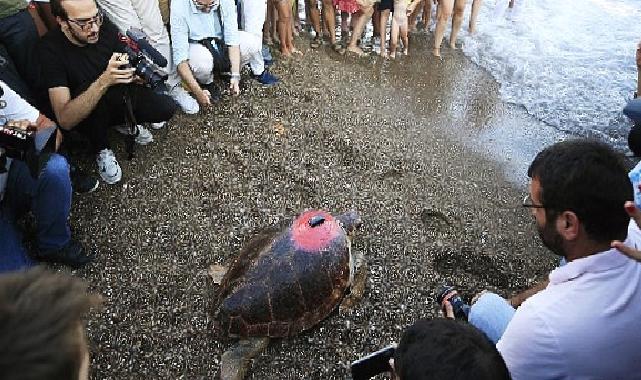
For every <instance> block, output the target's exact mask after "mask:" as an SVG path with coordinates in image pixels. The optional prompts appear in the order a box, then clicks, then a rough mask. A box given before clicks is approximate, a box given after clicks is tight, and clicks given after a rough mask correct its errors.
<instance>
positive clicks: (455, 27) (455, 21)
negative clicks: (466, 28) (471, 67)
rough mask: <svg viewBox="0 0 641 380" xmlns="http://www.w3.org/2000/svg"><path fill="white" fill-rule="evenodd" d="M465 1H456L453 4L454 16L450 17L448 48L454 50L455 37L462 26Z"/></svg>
mask: <svg viewBox="0 0 641 380" xmlns="http://www.w3.org/2000/svg"><path fill="white" fill-rule="evenodd" d="M466 3H467V0H456V1H455V2H454V14H453V15H452V34H450V47H451V48H452V49H456V37H458V32H459V31H461V25H462V24H463V13H464V12H465V4H466Z"/></svg>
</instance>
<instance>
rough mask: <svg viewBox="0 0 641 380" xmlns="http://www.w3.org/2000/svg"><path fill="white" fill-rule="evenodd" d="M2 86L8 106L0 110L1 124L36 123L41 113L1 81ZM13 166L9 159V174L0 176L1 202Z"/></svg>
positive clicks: (3, 99)
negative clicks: (16, 121)
mask: <svg viewBox="0 0 641 380" xmlns="http://www.w3.org/2000/svg"><path fill="white" fill-rule="evenodd" d="M0 86H2V90H3V91H4V95H3V96H2V98H0V100H2V101H4V102H5V104H6V106H5V107H4V108H0V123H6V122H7V121H11V120H29V121H30V122H32V123H35V122H36V121H37V120H38V116H40V112H39V111H38V110H37V109H36V108H35V107H33V106H32V105H31V104H29V103H28V102H27V101H26V100H24V99H22V98H21V97H20V95H18V94H17V93H16V92H15V91H13V90H12V89H11V87H9V86H7V84H6V83H4V82H3V81H1V80H0ZM10 166H11V159H10V158H8V159H7V166H6V169H7V172H6V173H3V174H0V201H1V200H2V198H3V197H4V191H5V188H6V186H7V178H8V176H9V174H8V171H9V167H10Z"/></svg>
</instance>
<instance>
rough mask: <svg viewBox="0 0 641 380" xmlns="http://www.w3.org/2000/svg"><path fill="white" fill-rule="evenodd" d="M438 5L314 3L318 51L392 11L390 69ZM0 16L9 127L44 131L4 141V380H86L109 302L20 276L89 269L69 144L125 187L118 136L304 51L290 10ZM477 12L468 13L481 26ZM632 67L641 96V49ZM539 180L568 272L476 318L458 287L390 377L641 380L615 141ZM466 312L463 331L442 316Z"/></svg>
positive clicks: (82, 4) (639, 300)
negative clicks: (51, 265)
mask: <svg viewBox="0 0 641 380" xmlns="http://www.w3.org/2000/svg"><path fill="white" fill-rule="evenodd" d="M431 1H432V0H424V1H420V0H413V1H406V0H400V1H397V0H394V1H385V0H383V1H381V2H371V1H366V0H359V1H351V0H334V1H331V0H322V2H321V4H318V3H317V0H307V2H306V5H307V6H306V9H307V12H308V19H309V20H310V21H311V26H312V28H313V30H314V32H315V37H314V38H313V39H312V40H311V42H310V44H311V47H312V48H315V47H319V46H321V45H322V44H324V43H325V41H326V40H328V41H329V44H330V45H331V46H332V48H333V49H335V50H337V51H340V52H343V51H349V52H352V53H356V54H358V55H360V54H362V53H363V51H362V49H361V48H360V47H359V44H361V37H362V33H363V30H364V27H365V24H366V23H367V22H369V20H372V19H373V21H374V27H375V37H378V38H381V39H382V40H384V39H385V36H386V33H385V31H384V29H385V27H386V25H387V22H388V18H389V14H390V13H393V14H394V16H393V18H392V23H391V24H392V27H391V40H390V44H389V45H390V50H389V52H388V51H387V50H386V48H385V43H382V44H381V46H382V49H381V54H382V55H387V54H389V56H391V57H394V56H395V55H396V54H397V51H396V49H397V44H398V42H397V39H398V38H400V39H401V42H402V44H403V52H404V53H408V38H407V33H408V31H410V30H412V29H413V28H415V27H416V20H417V14H418V13H419V12H420V11H421V10H422V12H423V15H422V20H423V23H424V25H427V24H429V20H430V19H431V14H432V3H431ZM437 3H438V8H439V10H438V11H437V21H436V28H435V33H434V37H435V40H434V50H433V53H434V55H437V56H438V55H440V44H441V40H442V38H443V32H444V30H445V23H447V22H449V19H450V18H451V19H452V34H451V36H450V45H451V46H452V47H455V45H456V38H457V37H456V35H457V33H458V29H460V27H461V22H462V11H463V10H464V9H465V4H466V1H465V0H440V1H438V2H437ZM0 4H1V5H2V8H1V9H0V42H1V46H0V58H1V61H0V117H1V118H2V120H0V121H1V122H0V126H1V127H2V128H3V131H5V130H12V131H23V132H33V133H29V134H28V136H30V138H33V147H30V148H24V149H25V150H24V151H21V149H22V148H23V147H22V146H20V145H19V144H17V145H16V146H12V147H11V148H15V150H12V151H9V150H8V149H7V148H8V146H5V145H2V146H0V149H2V151H1V153H2V154H1V155H0V156H1V158H2V159H1V160H0V237H1V239H0V273H2V272H12V273H9V274H3V275H1V276H0V340H2V342H3V343H2V344H0V347H2V355H0V357H1V359H0V373H1V374H3V376H6V377H7V378H9V379H86V378H88V367H89V355H88V346H87V341H86V336H85V331H84V328H83V325H82V319H83V318H84V316H85V315H86V313H87V312H88V311H89V309H90V308H93V307H97V306H98V304H99V300H98V298H97V297H96V296H92V295H89V294H87V291H86V286H85V285H84V284H83V283H82V282H80V281H79V280H76V279H73V278H72V277H69V276H66V275H62V274H53V273H50V272H47V271H45V270H43V269H40V268H36V269H31V270H25V269H27V268H29V267H32V266H34V265H35V264H37V262H38V261H43V262H58V263H62V264H65V265H68V266H70V267H72V268H79V267H82V266H84V265H86V264H87V263H89V262H91V260H92V259H93V253H92V252H90V251H88V250H86V249H85V247H83V246H82V244H80V243H79V242H77V241H76V240H75V239H73V238H72V236H71V230H70V227H69V220H68V219H69V214H70V209H71V201H72V192H73V190H76V191H77V192H82V191H91V190H93V189H95V187H96V186H97V181H95V180H93V179H92V178H91V177H90V176H84V175H81V174H80V173H78V169H77V168H76V165H70V163H69V157H68V156H69V155H68V152H67V149H73V148H74V146H73V142H74V141H76V142H77V141H80V142H81V143H80V144H79V145H84V146H88V147H90V148H89V151H90V153H91V154H92V156H93V157H95V160H96V165H97V167H98V173H99V175H100V177H101V179H102V180H103V181H104V182H106V183H108V184H115V183H117V182H119V181H120V180H121V178H122V171H121V168H120V165H119V164H118V161H117V159H116V157H115V154H114V152H113V150H112V149H111V145H110V141H109V133H108V132H109V129H110V128H115V129H116V130H118V131H119V132H121V133H123V134H124V135H125V136H126V138H127V139H130V141H131V143H132V144H134V143H136V144H139V145H145V144H149V143H151V142H153V133H152V132H150V131H149V130H148V129H147V127H145V124H148V125H149V126H150V127H151V129H159V128H163V127H164V126H165V124H166V122H167V121H168V120H169V119H171V117H172V116H173V115H174V114H175V112H176V111H177V110H178V109H181V110H182V111H184V112H185V113H187V114H194V113H197V112H199V110H200V108H203V107H210V106H212V105H213V104H214V103H215V102H216V101H217V99H218V98H219V97H220V93H221V91H220V89H219V87H218V85H217V84H218V83H220V80H218V79H217V78H218V77H222V78H223V81H225V83H228V86H229V91H230V93H231V94H233V95H239V94H240V87H239V82H240V80H241V74H242V73H243V71H242V69H243V68H245V67H247V72H248V73H249V75H250V76H251V78H252V79H253V80H256V81H257V82H258V83H260V84H261V85H265V86H272V85H275V84H277V83H278V82H279V79H278V78H276V77H275V76H274V75H273V74H271V73H270V72H269V69H268V66H269V65H270V64H272V63H273V62H272V59H271V57H270V55H269V54H268V49H265V47H264V44H263V43H265V44H269V43H270V40H272V42H273V40H274V38H276V37H277V38H278V40H279V45H280V53H281V57H282V58H287V57H289V56H293V55H296V54H302V53H301V52H300V51H299V50H298V49H296V47H295V46H294V37H293V35H294V34H295V32H296V31H297V28H296V26H297V24H296V18H295V17H293V13H294V12H293V10H292V7H291V3H289V2H286V1H282V0H276V1H273V2H272V1H269V2H267V1H265V0H241V1H239V2H238V3H236V2H234V1H232V0H172V1H171V4H168V3H167V2H164V1H160V2H156V1H150V0H50V2H40V3H30V4H27V3H26V2H25V1H24V0H2V1H0ZM510 4H512V2H510ZM479 5H480V0H474V1H473V4H472V17H471V22H470V30H471V31H474V28H475V25H474V23H475V20H476V17H477V15H478V7H479ZM335 11H339V12H340V13H341V30H342V31H344V32H345V33H343V34H342V36H341V37H342V41H341V42H338V39H337V36H336V33H334V32H333V31H334V29H335V27H336V24H335V23H336V17H337V14H336V13H335ZM375 12H376V13H375ZM374 14H376V15H375V16H374V17H373V18H372V16H373V15H374ZM163 15H164V17H163ZM321 19H322V21H323V22H322V23H321ZM321 24H322V25H321ZM350 25H351V27H350ZM377 25H378V26H377ZM132 27H133V28H134V29H133V30H134V32H135V31H138V30H141V31H143V32H144V33H145V34H146V35H147V40H146V41H147V42H149V44H150V46H151V47H152V48H153V49H155V50H157V51H158V52H159V55H160V56H162V57H164V59H166V60H167V64H166V65H164V64H159V63H154V62H155V61H154V62H151V63H149V62H147V61H144V62H146V63H144V64H143V65H147V66H145V67H141V66H140V65H141V64H140V62H139V61H137V59H136V55H135V54H132V52H131V51H132V49H134V50H135V49H139V48H140V49H142V50H145V49H149V47H147V46H146V43H145V42H144V41H143V42H141V43H137V42H136V38H135V37H131V36H130V37H129V38H126V37H125V36H127V35H128V33H127V32H128V31H131V30H132V29H131V28H132ZM274 29H275V30H277V33H276V34H274V32H273V31H274ZM326 31H332V32H330V33H327V32H326ZM134 34H135V33H134ZM324 34H326V35H325V36H324ZM150 55H152V56H153V55H154V53H152V54H150ZM636 63H637V67H638V69H639V73H640V74H639V75H640V78H639V79H640V81H639V84H638V86H641V44H640V45H639V48H638V50H637V57H636ZM156 66H161V67H156ZM150 72H152V73H154V75H156V76H154V75H151V74H150ZM154 78H156V79H154ZM157 78H163V79H162V80H157ZM639 88H640V89H641V87H639ZM3 133H4V132H3ZM7 136H8V135H7ZM3 144H8V143H6V142H5V140H3ZM8 153H12V154H8ZM74 173H75V174H74ZM528 176H529V177H530V184H529V192H528V195H527V197H526V198H525V200H524V203H523V207H525V208H528V209H529V210H531V212H532V216H533V218H534V220H535V223H536V226H537V230H538V232H539V235H540V237H541V240H542V242H543V243H544V245H545V246H547V247H548V248H549V249H550V251H551V252H553V253H554V254H556V255H558V256H559V258H560V265H559V267H558V268H556V269H555V270H553V271H552V272H551V273H550V275H549V277H548V279H546V280H545V281H542V282H541V283H539V284H537V285H536V286H534V287H533V288H532V289H529V290H527V291H525V292H523V293H520V294H517V295H515V296H513V297H512V298H510V299H504V298H502V297H500V296H498V295H496V294H494V293H490V292H481V293H480V294H478V295H477V296H476V297H474V300H473V302H472V304H471V305H470V306H467V305H465V309H464V312H461V310H459V309H460V307H461V305H460V303H458V302H457V303H454V302H453V300H454V297H457V296H458V294H457V292H456V291H455V290H451V291H449V292H448V293H447V294H446V297H444V300H443V302H442V307H443V312H444V316H445V317H446V319H439V320H432V321H419V322H416V323H415V324H414V325H412V326H410V327H409V328H408V329H407V330H406V332H405V333H404V335H403V337H402V338H401V342H400V345H399V346H398V348H397V349H396V352H395V354H394V358H393V360H392V362H391V366H390V369H391V370H393V372H394V375H393V376H394V377H395V378H398V379H404V380H409V379H442V378H450V379H466V378H487V379H503V378H506V379H507V378H514V379H558V378H569V379H572V378H586V379H588V378H589V379H641V349H640V348H641V344H640V343H638V342H641V328H640V327H641V325H640V322H639V319H640V317H641V263H640V261H641V251H639V250H638V248H639V247H641V230H640V229H639V225H640V224H641V211H640V210H639V209H637V207H636V205H635V204H634V203H633V202H631V200H632V199H633V195H632V192H633V187H632V186H631V183H630V180H629V178H628V174H627V164H626V162H625V161H624V158H623V157H622V156H621V155H620V154H619V153H617V152H615V151H614V150H613V149H612V148H610V147H608V146H607V145H605V144H603V143H599V142H595V141H590V140H583V139H576V140H568V141H565V142H560V143H557V144H554V145H552V146H550V147H548V148H546V149H544V150H543V151H542V152H541V153H539V154H538V155H537V157H536V158H535V159H534V161H533V162H532V164H531V166H530V168H529V170H528ZM635 185H636V186H638V184H635ZM29 211H31V212H32V214H33V215H34V217H35V230H36V239H35V242H34V247H33V249H31V250H30V251H31V252H29V253H28V252H27V249H26V247H24V246H23V238H22V231H21V228H20V227H19V226H18V223H17V221H18V220H19V219H20V218H22V217H23V216H24V215H25V214H26V213H27V212H29ZM42 310H47V312H46V313H43V312H42ZM461 315H464V318H463V319H464V320H465V321H451V320H447V319H454V318H455V316H461ZM43 326H45V327H44V328H43ZM25 353H29V355H27V354H25ZM3 378H4V377H3Z"/></svg>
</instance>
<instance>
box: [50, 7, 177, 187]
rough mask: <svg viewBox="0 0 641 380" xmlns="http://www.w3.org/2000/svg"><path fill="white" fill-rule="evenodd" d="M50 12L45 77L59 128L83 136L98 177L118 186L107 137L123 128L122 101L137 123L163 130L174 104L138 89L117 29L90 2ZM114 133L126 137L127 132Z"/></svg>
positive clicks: (140, 138) (141, 133)
mask: <svg viewBox="0 0 641 380" xmlns="http://www.w3.org/2000/svg"><path fill="white" fill-rule="evenodd" d="M51 10H52V12H53V14H54V16H56V19H57V20H58V23H59V24H60V29H58V30H54V31H52V32H50V33H49V34H47V36H45V39H44V43H43V51H42V60H43V77H44V78H45V81H46V82H47V88H48V89H49V98H50V101H51V105H52V108H53V110H54V113H55V115H56V118H57V120H58V124H59V125H60V127H61V128H63V129H65V130H71V129H74V130H76V131H78V132H79V133H81V134H83V135H84V136H86V137H87V138H88V140H89V142H90V143H91V146H92V149H93V151H94V152H95V153H96V162H97V164H98V170H99V173H100V176H101V177H102V179H103V180H104V181H105V182H106V183H108V184H114V183H117V182H118V181H120V179H121V176H122V171H121V168H120V165H119V164H118V161H116V158H115V155H114V153H113V151H112V150H111V149H110V146H109V141H108V139H107V133H108V128H109V127H111V126H122V124H124V123H125V121H126V120H125V115H126V114H127V108H126V106H125V99H130V100H131V104H132V108H133V114H134V117H135V119H136V122H137V123H144V122H151V123H160V125H162V123H164V122H166V121H167V120H169V119H170V118H171V117H172V116H173V114H174V112H175V111H176V104H175V103H174V101H173V99H171V97H169V96H167V95H161V94H158V93H156V92H154V90H152V89H151V88H149V87H147V86H145V85H142V84H139V83H140V78H138V76H136V75H134V73H135V72H136V69H135V68H133V67H129V66H128V65H129V59H128V55H127V54H124V52H125V45H124V43H123V42H122V40H121V39H120V38H119V34H118V30H117V29H116V27H115V26H114V25H113V24H112V23H111V22H109V20H107V19H106V18H105V17H104V16H103V14H102V11H100V10H99V9H98V7H97V5H96V3H95V1H94V0H73V1H71V0H51ZM152 126H153V124H152ZM118 130H119V131H120V132H121V133H129V132H130V131H129V128H126V127H125V128H124V129H123V128H119V129H118ZM135 135H136V138H135V141H136V143H138V144H140V145H145V144H148V143H150V142H152V141H153V136H152V134H151V133H150V132H149V131H148V130H147V129H145V128H144V127H142V126H141V125H138V126H137V127H136V131H135Z"/></svg>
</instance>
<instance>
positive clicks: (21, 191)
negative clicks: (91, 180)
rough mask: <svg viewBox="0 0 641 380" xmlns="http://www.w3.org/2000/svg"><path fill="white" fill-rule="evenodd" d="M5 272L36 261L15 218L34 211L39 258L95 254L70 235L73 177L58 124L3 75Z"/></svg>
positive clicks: (1, 230)
mask: <svg viewBox="0 0 641 380" xmlns="http://www.w3.org/2000/svg"><path fill="white" fill-rule="evenodd" d="M0 119H2V120H0V236H1V237H2V238H1V239H0V253H1V255H0V272H5V271H11V270H17V269H20V268H23V267H27V266H30V265H33V264H34V262H33V261H32V259H31V258H30V257H29V256H28V255H27V254H26V251H25V248H24V247H23V245H22V236H21V235H22V234H21V231H20V229H19V228H18V226H17V224H16V221H17V220H18V219H20V218H21V217H22V216H23V215H25V214H26V213H27V212H28V211H29V210H31V211H32V212H33V214H34V216H35V221H36V232H37V239H36V240H37V244H36V246H35V248H36V249H35V258H37V259H38V260H41V261H50V262H60V263H63V264H66V265H69V266H71V267H73V268H79V267H81V266H83V265H85V264H87V263H88V262H90V261H91V260H92V258H93V257H92V256H91V255H90V254H88V253H87V252H86V251H85V249H84V247H83V246H82V245H81V244H80V243H79V242H77V241H75V240H74V239H72V238H71V231H70V229H69V223H68V218H69V212H70V210H71V179H70V178H69V165H68V164H67V161H66V160H65V158H64V157H63V156H61V155H58V154H56V153H55V151H56V149H57V147H58V145H59V143H60V134H59V132H58V131H57V129H56V126H55V124H54V123H53V122H52V121H51V120H49V119H47V118H46V117H45V116H43V115H42V114H41V113H40V112H39V111H38V110H37V109H35V108H34V107H32V106H31V105H30V104H29V103H27V102H26V101H25V100H24V99H22V98H21V97H20V96H19V95H18V94H16V92H15V91H13V90H12V89H11V88H10V87H9V86H7V85H6V84H5V83H4V82H2V81H0Z"/></svg>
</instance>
